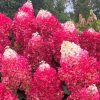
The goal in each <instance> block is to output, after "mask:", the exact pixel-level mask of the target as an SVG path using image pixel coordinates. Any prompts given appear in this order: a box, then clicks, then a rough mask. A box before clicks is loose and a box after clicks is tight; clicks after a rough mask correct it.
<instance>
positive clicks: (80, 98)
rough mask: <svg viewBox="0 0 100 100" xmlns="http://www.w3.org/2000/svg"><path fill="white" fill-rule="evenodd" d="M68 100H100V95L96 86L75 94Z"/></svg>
mask: <svg viewBox="0 0 100 100" xmlns="http://www.w3.org/2000/svg"><path fill="white" fill-rule="evenodd" d="M66 100H100V94H99V92H98V89H97V87H96V85H95V84H92V85H90V86H89V87H87V88H86V87H85V88H82V89H79V90H76V91H75V92H73V93H72V94H71V95H70V96H69V97H68V98H67V99H66Z"/></svg>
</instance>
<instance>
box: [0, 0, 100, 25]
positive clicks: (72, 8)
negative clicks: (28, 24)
mask: <svg viewBox="0 0 100 100" xmlns="http://www.w3.org/2000/svg"><path fill="white" fill-rule="evenodd" d="M26 1H27V0H0V12H2V13H5V14H6V15H7V16H9V17H11V18H13V16H14V14H15V12H16V11H17V10H18V8H19V7H21V6H22V4H23V3H24V2H26ZM31 1H32V3H33V7H34V10H35V14H37V13H38V11H39V10H40V9H46V10H48V11H50V12H51V13H53V14H54V15H55V16H56V17H57V18H58V19H59V20H60V21H61V22H66V21H68V20H73V21H74V22H78V21H79V14H81V15H82V18H85V19H86V20H87V19H88V18H89V17H90V16H91V12H92V13H94V14H95V15H96V16H97V19H99V18H100V0H31ZM95 24H96V25H95ZM97 24H100V21H99V20H98V22H97V21H96V22H94V23H93V25H92V26H94V27H97ZM89 26H91V25H89Z"/></svg>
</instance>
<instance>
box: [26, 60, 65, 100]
mask: <svg viewBox="0 0 100 100" xmlns="http://www.w3.org/2000/svg"><path fill="white" fill-rule="evenodd" d="M62 98H63V91H62V88H61V82H60V80H59V79H58V77H57V73H56V70H55V69H53V68H52V67H50V65H49V64H47V63H44V62H43V63H42V64H41V65H40V66H39V67H38V69H37V70H36V72H35V73H34V77H33V80H32V81H31V84H30V91H29V93H28V94H27V100H61V99H62Z"/></svg>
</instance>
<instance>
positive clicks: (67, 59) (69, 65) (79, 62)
mask: <svg viewBox="0 0 100 100" xmlns="http://www.w3.org/2000/svg"><path fill="white" fill-rule="evenodd" d="M60 64H61V68H59V71H58V75H59V77H60V79H61V80H62V81H65V83H66V85H67V86H68V89H69V91H70V92H72V91H75V90H76V89H80V88H82V87H86V86H89V85H91V84H96V83H98V82H100V78H99V73H98V67H99V64H98V62H97V61H96V59H95V58H93V57H89V56H88V53H87V51H85V50H83V49H81V48H80V46H78V45H76V44H74V43H71V42H68V41H64V42H63V44H62V47H61V60H60Z"/></svg>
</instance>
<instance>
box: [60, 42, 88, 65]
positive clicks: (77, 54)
mask: <svg viewBox="0 0 100 100" xmlns="http://www.w3.org/2000/svg"><path fill="white" fill-rule="evenodd" d="M60 52H61V59H60V64H61V66H70V67H71V66H73V65H75V64H78V63H79V62H80V60H81V59H82V58H83V59H87V58H88V52H87V51H86V50H83V49H81V48H80V46H78V45H77V44H75V43H74V42H69V41H63V43H62V45H61V50H60Z"/></svg>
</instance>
